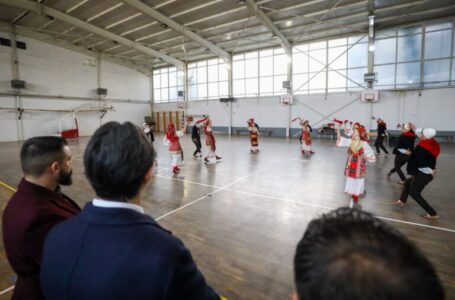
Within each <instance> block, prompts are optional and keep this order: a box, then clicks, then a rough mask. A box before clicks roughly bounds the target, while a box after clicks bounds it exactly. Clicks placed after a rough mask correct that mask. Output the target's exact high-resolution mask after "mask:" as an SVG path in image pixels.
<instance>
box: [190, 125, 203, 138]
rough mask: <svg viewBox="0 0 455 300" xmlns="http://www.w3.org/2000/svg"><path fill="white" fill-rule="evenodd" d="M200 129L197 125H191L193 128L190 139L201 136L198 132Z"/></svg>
mask: <svg viewBox="0 0 455 300" xmlns="http://www.w3.org/2000/svg"><path fill="white" fill-rule="evenodd" d="M200 132H201V130H200V129H199V127H197V126H196V125H194V126H193V130H192V131H191V138H192V139H198V140H199V139H200V138H201V134H200Z"/></svg>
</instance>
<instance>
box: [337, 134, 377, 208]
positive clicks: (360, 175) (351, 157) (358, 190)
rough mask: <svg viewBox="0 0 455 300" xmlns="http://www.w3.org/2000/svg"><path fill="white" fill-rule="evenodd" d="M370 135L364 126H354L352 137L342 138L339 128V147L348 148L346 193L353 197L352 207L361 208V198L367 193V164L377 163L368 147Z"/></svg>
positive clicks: (345, 171) (345, 172)
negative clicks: (359, 203)
mask: <svg viewBox="0 0 455 300" xmlns="http://www.w3.org/2000/svg"><path fill="white" fill-rule="evenodd" d="M367 140H368V135H367V132H366V130H365V127H363V126H362V125H359V126H354V129H353V133H352V137H351V138H346V137H343V136H341V133H340V126H338V127H337V143H336V145H337V146H338V147H348V158H347V161H346V167H345V170H344V175H345V176H346V186H345V190H344V191H345V192H346V193H347V194H348V195H350V196H351V203H350V207H351V208H352V207H354V206H355V207H359V205H358V202H359V196H361V195H362V194H363V193H364V192H365V176H366V162H367V161H369V162H375V161H376V157H375V155H374V151H373V149H371V147H370V145H368V142H367Z"/></svg>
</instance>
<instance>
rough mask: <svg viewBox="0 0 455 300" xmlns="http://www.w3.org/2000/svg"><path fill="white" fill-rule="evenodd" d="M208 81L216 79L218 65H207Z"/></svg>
mask: <svg viewBox="0 0 455 300" xmlns="http://www.w3.org/2000/svg"><path fill="white" fill-rule="evenodd" d="M208 71H209V82H215V81H218V65H214V66H209V69H208Z"/></svg>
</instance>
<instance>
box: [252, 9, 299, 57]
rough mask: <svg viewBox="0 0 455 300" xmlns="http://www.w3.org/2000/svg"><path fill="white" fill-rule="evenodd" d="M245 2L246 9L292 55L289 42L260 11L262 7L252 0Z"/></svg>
mask: <svg viewBox="0 0 455 300" xmlns="http://www.w3.org/2000/svg"><path fill="white" fill-rule="evenodd" d="M245 3H246V6H247V7H248V9H249V10H250V11H251V13H253V14H254V15H255V16H256V17H257V18H258V19H259V20H260V21H261V23H262V24H264V26H265V27H266V28H267V29H268V30H269V31H271V32H272V33H273V34H274V35H275V36H276V38H277V39H278V40H279V42H280V44H281V46H282V47H283V49H284V51H285V52H286V54H287V55H289V56H291V55H292V46H291V43H289V41H288V40H287V39H286V37H285V36H284V35H283V34H282V33H281V31H280V30H279V29H278V27H277V26H276V25H275V24H273V22H272V21H271V20H270V19H269V17H268V16H267V15H266V14H265V13H264V12H263V11H262V9H261V8H259V7H258V5H257V4H256V3H255V2H254V0H245Z"/></svg>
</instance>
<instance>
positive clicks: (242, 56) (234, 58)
mask: <svg viewBox="0 0 455 300" xmlns="http://www.w3.org/2000/svg"><path fill="white" fill-rule="evenodd" d="M242 59H245V54H238V55H234V56H233V57H232V60H242Z"/></svg>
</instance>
